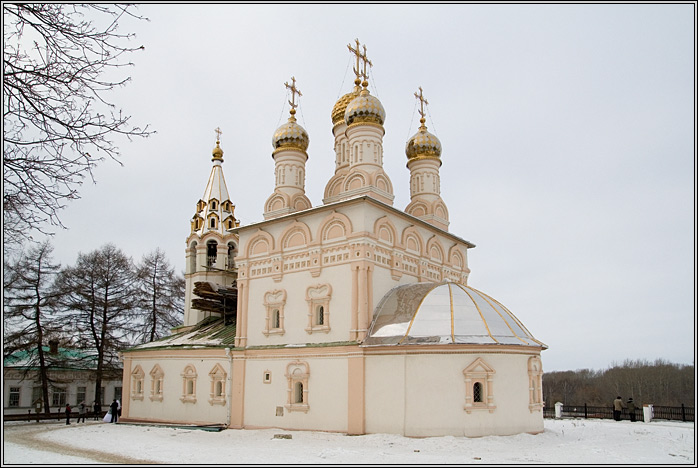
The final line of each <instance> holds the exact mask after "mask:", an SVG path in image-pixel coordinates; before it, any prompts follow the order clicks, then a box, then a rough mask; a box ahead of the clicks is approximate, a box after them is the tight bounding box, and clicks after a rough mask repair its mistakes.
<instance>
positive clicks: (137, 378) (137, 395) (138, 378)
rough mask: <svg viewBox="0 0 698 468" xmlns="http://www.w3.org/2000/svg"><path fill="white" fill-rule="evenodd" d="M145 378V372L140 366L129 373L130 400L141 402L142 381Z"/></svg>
mask: <svg viewBox="0 0 698 468" xmlns="http://www.w3.org/2000/svg"><path fill="white" fill-rule="evenodd" d="M144 378H145V372H143V369H142V368H141V366H136V368H135V369H133V372H132V373H131V399H132V400H142V399H143V379H144Z"/></svg>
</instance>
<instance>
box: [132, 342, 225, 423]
mask: <svg viewBox="0 0 698 468" xmlns="http://www.w3.org/2000/svg"><path fill="white" fill-rule="evenodd" d="M215 354H223V350H218V349H214V350H212V349H208V350H201V351H197V350H182V351H172V350H167V351H157V350H154V351H151V352H145V353H144V354H143V355H142V356H140V357H129V356H126V358H125V360H129V359H130V367H129V366H126V365H125V369H126V368H127V367H128V368H129V369H130V371H129V375H125V376H124V377H125V380H124V399H127V398H128V405H126V404H124V405H123V406H124V409H126V408H127V411H124V414H123V415H122V418H123V419H124V420H126V419H128V420H145V421H152V422H168V423H182V424H227V422H228V420H229V413H230V387H229V385H230V360H229V359H227V358H215V357H213V356H212V355H215ZM216 365H218V366H219V369H221V370H222V371H223V372H224V373H225V378H224V379H223V380H224V382H225V387H224V391H223V395H222V397H223V398H222V400H221V399H218V400H217V401H216V399H213V398H212V396H213V395H212V384H211V382H212V377H211V376H210V375H209V373H210V372H211V371H212V370H215V369H216ZM138 366H140V369H142V371H143V373H144V375H143V379H142V390H143V391H142V393H141V394H140V395H139V394H137V393H136V389H135V383H134V378H133V373H134V371H135V370H136V369H137V368H138ZM156 366H159V370H160V371H161V372H162V388H163V391H162V397H161V398H157V396H154V394H153V392H152V388H153V385H152V383H153V380H154V377H153V376H152V375H151V371H153V369H154V368H155V367H156ZM187 366H191V367H190V368H193V369H195V372H196V379H195V386H194V398H186V397H185V395H184V393H185V383H184V376H183V375H182V374H183V373H184V372H185V369H186V368H187ZM182 398H185V399H188V400H189V401H187V402H183V401H182ZM212 400H213V401H214V402H213V403H212Z"/></svg>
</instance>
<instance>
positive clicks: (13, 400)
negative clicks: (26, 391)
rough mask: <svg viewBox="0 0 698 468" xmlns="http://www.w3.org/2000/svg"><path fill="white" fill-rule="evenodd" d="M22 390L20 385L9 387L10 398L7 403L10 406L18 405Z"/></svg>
mask: <svg viewBox="0 0 698 468" xmlns="http://www.w3.org/2000/svg"><path fill="white" fill-rule="evenodd" d="M21 391H22V388H21V387H10V400H9V401H8V405H7V406H10V407H18V406H19V396H20V393H21Z"/></svg>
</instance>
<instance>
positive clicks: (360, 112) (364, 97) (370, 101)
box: [344, 88, 385, 125]
mask: <svg viewBox="0 0 698 468" xmlns="http://www.w3.org/2000/svg"><path fill="white" fill-rule="evenodd" d="M344 121H345V122H346V123H347V125H351V124H353V123H366V122H370V123H377V124H379V125H383V122H385V109H383V104H381V102H380V101H379V100H378V98H376V97H373V96H371V94H370V93H369V92H368V89H366V88H364V89H363V91H361V94H359V96H358V97H356V98H354V99H353V100H352V101H351V102H350V103H349V105H347V110H346V111H345V112H344Z"/></svg>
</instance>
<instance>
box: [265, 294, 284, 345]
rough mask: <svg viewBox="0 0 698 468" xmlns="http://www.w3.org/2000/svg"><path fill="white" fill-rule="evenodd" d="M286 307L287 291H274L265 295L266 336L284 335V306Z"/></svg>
mask: <svg viewBox="0 0 698 468" xmlns="http://www.w3.org/2000/svg"><path fill="white" fill-rule="evenodd" d="M285 305H286V291H285V290H280V289H277V290H274V291H269V292H267V293H266V294H264V307H265V308H266V311H267V315H266V323H265V326H264V331H263V332H262V333H264V335H265V336H269V335H283V334H284V332H285V330H284V306H285Z"/></svg>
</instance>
